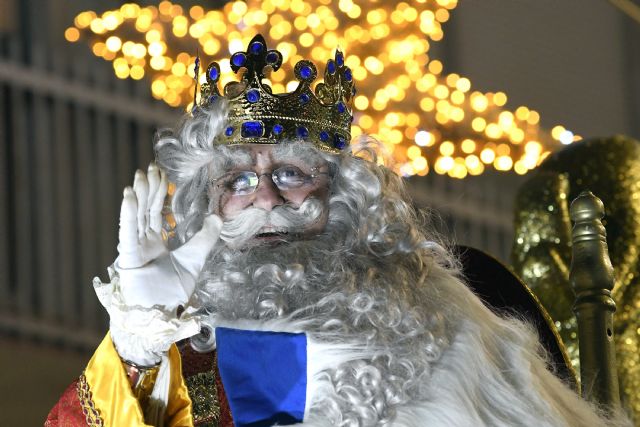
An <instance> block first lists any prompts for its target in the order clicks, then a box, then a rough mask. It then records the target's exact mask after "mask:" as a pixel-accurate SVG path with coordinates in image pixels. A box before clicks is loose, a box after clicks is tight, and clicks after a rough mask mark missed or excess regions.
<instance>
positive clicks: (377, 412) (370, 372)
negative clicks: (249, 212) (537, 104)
mask: <svg viewBox="0 0 640 427" xmlns="http://www.w3.org/2000/svg"><path fill="white" fill-rule="evenodd" d="M225 118H226V109H225V106H224V105H223V104H216V105H213V106H211V107H209V108H201V109H197V110H196V111H195V112H194V114H193V116H189V117H187V118H186V119H185V120H184V121H183V123H182V124H181V126H180V127H179V130H178V131H177V132H176V133H173V132H171V131H165V132H162V133H160V134H159V137H158V140H157V143H156V153H157V161H158V164H159V165H160V166H161V167H162V168H164V169H165V170H166V171H167V173H168V175H169V179H170V180H171V181H172V182H174V183H175V184H176V191H175V194H174V196H173V213H174V215H175V217H176V219H177V222H178V225H177V231H178V235H179V238H180V240H181V241H184V240H186V239H188V238H189V236H190V235H191V234H192V233H194V232H195V231H197V229H198V228H199V227H200V225H201V223H202V219H203V217H204V216H205V215H206V214H207V213H209V212H210V211H212V210H213V211H216V209H217V208H218V207H217V206H216V203H215V200H213V201H212V200H210V199H211V198H210V191H208V183H209V182H210V180H211V179H212V178H213V177H215V176H219V175H220V174H221V173H223V172H224V171H225V170H226V169H228V168H229V167H230V166H231V165H232V164H233V152H234V150H233V148H232V147H228V146H224V145H218V144H217V138H218V136H219V135H221V133H222V132H224V129H225V127H226V119H225ZM287 144H288V146H289V147H290V149H291V150H294V153H296V152H299V153H300V154H301V155H302V154H304V156H305V158H307V157H308V158H309V159H310V161H321V162H328V163H329V164H330V165H331V167H330V170H331V171H332V176H331V181H330V185H331V188H330V196H329V203H328V210H329V212H328V222H327V225H326V228H325V230H324V232H323V233H321V234H320V235H318V236H316V237H315V238H313V239H307V240H304V239H301V240H292V241H291V242H288V243H287V244H283V245H279V246H277V247H275V248H274V247H261V246H255V247H250V248H244V249H236V248H234V247H232V246H231V245H227V244H222V245H219V246H218V247H216V248H215V249H214V250H213V252H212V253H211V254H210V256H209V259H208V262H207V265H206V266H205V272H204V274H203V276H202V277H201V281H200V283H199V285H198V289H197V290H196V294H195V295H194V300H195V301H197V303H198V304H200V305H201V306H202V307H203V308H205V309H206V310H207V312H208V313H209V318H208V321H209V322H210V323H211V324H212V325H213V326H220V325H245V326H247V325H248V326H250V327H253V328H256V329H260V328H262V329H272V330H274V329H277V330H282V331H291V332H298V331H304V332H306V333H307V335H308V337H309V339H310V340H313V341H314V342H315V343H318V344H319V345H320V346H321V347H322V346H323V345H324V347H325V348H327V349H329V350H330V351H329V352H328V353H327V354H331V356H330V357H326V356H325V359H323V362H320V364H319V366H317V367H316V371H315V374H314V377H313V384H314V393H313V396H312V399H311V403H310V406H309V408H308V410H307V417H305V422H304V423H303V424H302V425H305V426H350V427H351V426H353V427H355V426H363V427H364V426H461V427H469V426H505V427H507V426H509V427H511V426H534V425H535V426H576V427H578V426H597V425H627V424H626V421H625V420H624V418H620V419H616V420H612V419H605V418H603V417H601V416H599V415H597V411H596V410H595V409H594V408H592V407H591V406H589V405H588V404H587V403H586V402H584V401H582V400H581V399H580V398H579V397H578V396H577V395H576V394H575V393H574V392H573V391H572V390H570V389H569V387H567V386H566V385H565V384H563V383H562V382H561V381H560V380H559V379H558V378H556V377H555V376H554V375H553V374H552V373H551V372H549V371H548V370H547V363H546V359H545V354H544V351H543V349H542V348H541V346H540V344H539V343H538V339H537V336H536V334H535V332H534V330H533V328H532V327H530V326H529V325H527V324H525V323H523V322H521V321H519V320H516V319H512V318H505V317H500V316H498V315H496V314H494V313H493V312H492V311H490V310H489V309H488V308H487V307H485V306H484V305H483V303H482V302H481V301H480V300H479V299H478V298H477V297H476V296H475V295H474V294H473V293H472V292H471V291H470V290H469V289H468V288H467V286H466V285H465V284H464V283H463V280H462V278H461V274H460V268H459V265H458V262H457V259H456V258H455V256H454V255H452V254H451V252H450V251H449V250H448V249H447V245H446V244H444V243H443V239H442V238H440V237H438V236H437V235H436V234H435V233H434V232H432V231H430V229H431V227H429V223H428V221H427V220H428V218H426V217H425V216H423V215H420V214H419V213H417V212H416V211H415V209H414V208H413V207H412V205H411V204H410V202H409V201H408V197H407V194H406V192H405V189H404V187H403V183H402V181H401V179H400V178H399V177H397V176H396V175H395V174H393V173H392V172H391V171H389V170H388V169H387V168H385V167H383V166H380V165H378V163H377V157H376V148H377V144H376V143H375V142H374V141H372V140H370V139H362V140H361V141H359V142H358V143H356V144H355V146H354V147H352V149H351V150H349V151H346V152H344V153H341V154H339V155H331V154H327V153H324V152H321V151H320V150H318V149H316V148H315V147H314V146H313V145H311V144H308V143H304V142H301V141H291V142H289V143H287ZM307 202H308V203H307ZM307 202H305V203H304V204H303V206H302V207H300V208H299V209H300V210H304V211H305V212H304V215H303V216H307V217H313V216H314V215H319V214H320V211H321V210H322V209H323V207H322V206H321V204H318V203H314V201H313V200H310V201H307ZM287 209H289V211H292V210H295V209H291V207H288V208H287ZM289 213H291V212H289ZM294 214H295V212H294ZM292 215H293V214H292Z"/></svg>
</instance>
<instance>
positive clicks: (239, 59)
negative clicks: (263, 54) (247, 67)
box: [231, 52, 247, 67]
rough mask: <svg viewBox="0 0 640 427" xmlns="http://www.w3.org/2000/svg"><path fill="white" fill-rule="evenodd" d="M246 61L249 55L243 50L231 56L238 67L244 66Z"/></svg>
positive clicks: (232, 61)
mask: <svg viewBox="0 0 640 427" xmlns="http://www.w3.org/2000/svg"><path fill="white" fill-rule="evenodd" d="M246 61H247V56H246V55H245V54H244V53H242V52H238V53H234V54H233V56H232V57H231V63H232V64H233V65H235V66H236V67H242V66H243V65H244V64H245V62H246Z"/></svg>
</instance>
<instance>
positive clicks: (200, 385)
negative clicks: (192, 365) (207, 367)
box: [185, 371, 220, 427]
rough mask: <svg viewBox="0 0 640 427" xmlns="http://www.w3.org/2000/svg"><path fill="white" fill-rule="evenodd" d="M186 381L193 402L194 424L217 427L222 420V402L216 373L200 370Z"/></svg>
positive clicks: (203, 426)
mask: <svg viewBox="0 0 640 427" xmlns="http://www.w3.org/2000/svg"><path fill="white" fill-rule="evenodd" d="M185 381H186V384H187V389H188V390H189V396H191V401H192V403H193V422H194V424H195V425H198V426H202V427H217V426H218V423H219V420H220V404H219V402H218V387H217V386H216V375H215V373H214V372H212V371H208V372H200V373H198V374H195V375H192V376H190V377H188V378H186V380H185Z"/></svg>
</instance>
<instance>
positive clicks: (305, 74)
mask: <svg viewBox="0 0 640 427" xmlns="http://www.w3.org/2000/svg"><path fill="white" fill-rule="evenodd" d="M312 75H313V70H311V67H309V66H308V65H303V66H302V67H301V68H300V76H301V77H302V78H303V79H305V80H307V79H308V78H309V77H311V76H312Z"/></svg>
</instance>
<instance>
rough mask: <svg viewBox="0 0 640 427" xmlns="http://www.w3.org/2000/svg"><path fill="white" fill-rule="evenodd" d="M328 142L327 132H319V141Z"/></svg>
mask: <svg viewBox="0 0 640 427" xmlns="http://www.w3.org/2000/svg"><path fill="white" fill-rule="evenodd" d="M328 140H329V132H327V131H326V130H323V131H322V132H320V141H322V142H327V141H328Z"/></svg>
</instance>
